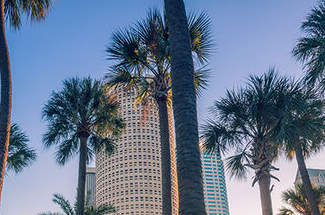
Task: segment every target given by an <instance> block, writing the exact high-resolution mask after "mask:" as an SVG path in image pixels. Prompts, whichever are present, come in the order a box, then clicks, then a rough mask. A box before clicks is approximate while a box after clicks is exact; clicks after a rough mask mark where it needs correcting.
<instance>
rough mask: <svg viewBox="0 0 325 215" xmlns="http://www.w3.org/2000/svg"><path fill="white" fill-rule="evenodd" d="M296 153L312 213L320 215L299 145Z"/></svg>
mask: <svg viewBox="0 0 325 215" xmlns="http://www.w3.org/2000/svg"><path fill="white" fill-rule="evenodd" d="M295 151H296V159H297V163H298V168H299V171H300V175H301V178H302V182H303V183H302V186H303V189H304V191H305V193H306V196H307V200H308V202H309V204H310V208H311V211H312V213H313V215H320V212H319V208H318V204H317V201H316V196H315V193H314V190H313V187H312V185H311V182H310V178H309V175H308V171H307V167H306V164H305V160H304V157H303V155H302V150H301V147H300V146H299V145H297V146H296V148H295Z"/></svg>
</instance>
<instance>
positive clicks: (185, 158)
mask: <svg viewBox="0 0 325 215" xmlns="http://www.w3.org/2000/svg"><path fill="white" fill-rule="evenodd" d="M164 5H165V11H166V23H167V27H168V29H169V32H170V33H169V37H170V40H169V41H170V56H171V80H172V82H173V89H172V94H173V98H172V101H173V113H174V119H175V122H174V123H175V133H176V147H177V175H178V189H179V214H180V215H185V214H186V215H191V214H193V215H194V214H197V215H201V214H202V215H205V214H206V211H205V205H204V194H203V181H202V166H201V158H200V149H199V145H198V142H199V137H198V122H197V110H196V94H195V83H194V64H193V58H192V51H191V38H190V35H189V23H188V20H187V17H186V11H185V5H184V1H183V0H164Z"/></svg>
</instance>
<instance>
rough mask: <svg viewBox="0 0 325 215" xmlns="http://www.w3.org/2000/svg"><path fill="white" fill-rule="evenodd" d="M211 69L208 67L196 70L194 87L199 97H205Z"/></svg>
mask: <svg viewBox="0 0 325 215" xmlns="http://www.w3.org/2000/svg"><path fill="white" fill-rule="evenodd" d="M210 78H211V76H210V69H209V68H207V65H205V66H203V67H201V68H199V69H197V70H195V72H194V85H195V89H196V94H197V95H198V96H201V95H203V91H204V90H205V89H206V88H207V87H208V85H209V79H210Z"/></svg>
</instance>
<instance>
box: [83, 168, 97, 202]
mask: <svg viewBox="0 0 325 215" xmlns="http://www.w3.org/2000/svg"><path fill="white" fill-rule="evenodd" d="M85 190H86V198H88V201H89V205H90V206H95V205H96V168H94V167H87V169H86V188H85Z"/></svg>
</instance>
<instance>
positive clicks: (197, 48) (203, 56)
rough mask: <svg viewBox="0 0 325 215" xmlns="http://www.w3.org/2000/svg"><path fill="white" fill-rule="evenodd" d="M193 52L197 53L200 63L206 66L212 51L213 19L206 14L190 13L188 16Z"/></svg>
mask: <svg viewBox="0 0 325 215" xmlns="http://www.w3.org/2000/svg"><path fill="white" fill-rule="evenodd" d="M187 19H188V25H189V33H190V39H191V50H192V51H193V52H194V53H195V55H196V57H197V59H198V61H199V62H200V63H201V64H204V63H206V62H207V61H208V59H209V57H210V55H211V53H212V50H213V46H214V44H213V40H212V30H211V25H212V22H211V17H210V16H209V15H208V14H207V13H206V12H202V13H200V14H196V13H190V14H189V15H188V18H187Z"/></svg>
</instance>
